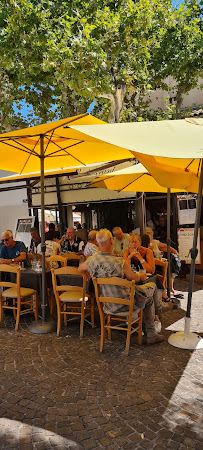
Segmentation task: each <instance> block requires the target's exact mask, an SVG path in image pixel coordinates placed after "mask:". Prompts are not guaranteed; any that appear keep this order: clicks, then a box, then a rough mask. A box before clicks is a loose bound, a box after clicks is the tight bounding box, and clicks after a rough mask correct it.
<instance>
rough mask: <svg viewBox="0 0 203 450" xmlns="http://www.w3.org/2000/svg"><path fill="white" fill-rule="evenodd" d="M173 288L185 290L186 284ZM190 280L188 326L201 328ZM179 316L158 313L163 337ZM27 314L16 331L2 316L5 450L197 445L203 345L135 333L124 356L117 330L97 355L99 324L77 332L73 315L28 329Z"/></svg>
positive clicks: (0, 386) (0, 408) (1, 438)
mask: <svg viewBox="0 0 203 450" xmlns="http://www.w3.org/2000/svg"><path fill="white" fill-rule="evenodd" d="M176 287H177V288H178V289H179V290H182V291H183V292H186V291H187V287H188V282H186V281H185V280H184V281H182V280H177V281H176ZM194 288H195V289H194V290H195V293H194V295H193V312H192V315H193V328H194V327H195V323H196V327H199V326H200V327H201V326H202V325H201V323H200V316H201V311H200V302H201V301H202V297H203V289H202V286H197V285H195V287H194ZM185 298H186V294H185ZM183 306H184V307H185V300H184V301H183ZM184 315H185V311H183V310H182V309H179V310H173V311H170V312H167V313H165V314H164V317H163V328H164V334H165V336H166V338H167V337H168V336H169V335H170V334H171V332H172V331H170V330H169V329H168V328H169V327H170V326H171V325H172V324H173V326H172V329H173V330H174V329H176V324H178V327H179V326H180V323H179V321H180V320H181V319H182V317H183V316H184ZM31 320H32V317H31V316H29V318H26V317H25V316H24V317H23V318H22V319H21V322H20V328H19V331H18V332H15V331H14V322H13V319H12V317H10V316H7V317H5V319H4V323H3V324H2V326H1V327H0V348H1V351H0V373H1V376H0V399H1V403H0V449H1V450H3V449H9V450H10V449H20V450H24V449H25V450H32V449H37V450H44V449H45V450H46V449H95V450H96V449H101V448H108V450H110V449H126V450H127V449H129V450H130V449H131V450H134V449H154V450H163V449H164V448H167V449H170V450H178V449H181V450H182V449H190V450H192V449H199V450H200V449H203V441H202V437H203V427H202V425H201V417H202V409H201V400H202V398H201V385H202V369H203V352H202V351H201V350H199V351H195V352H192V351H188V350H181V349H178V348H175V347H172V346H170V345H169V344H168V342H167V340H166V341H165V342H164V343H162V344H159V345H154V346H151V347H147V346H145V345H143V346H142V347H140V346H138V344H137V341H136V336H133V337H132V340H131V343H132V344H131V348H130V354H129V357H125V356H124V346H125V335H124V334H122V333H118V332H115V333H114V335H113V340H112V341H111V342H108V341H107V342H106V347H105V351H104V353H103V354H100V352H99V334H100V333H99V326H98V327H97V328H96V329H94V330H92V329H91V328H90V327H89V325H86V326H85V333H84V338H83V339H80V338H79V325H78V323H73V322H72V323H71V325H69V327H68V329H67V328H66V329H64V330H63V332H62V336H61V337H60V338H57V336H56V333H53V334H49V335H34V334H30V333H29V331H28V329H27V326H28V325H29V323H30V322H31ZM195 320H196V322H195ZM178 329H179V328H178ZM195 331H200V330H199V329H195ZM201 331H202V329H201Z"/></svg>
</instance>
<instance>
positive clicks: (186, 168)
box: [185, 159, 194, 172]
mask: <svg viewBox="0 0 203 450" xmlns="http://www.w3.org/2000/svg"><path fill="white" fill-rule="evenodd" d="M193 161H194V159H192V161H190V163H189V164H188V165H187V166H186V167H185V171H186V172H187V170H188V167H190V165H191V164H192V163H193Z"/></svg>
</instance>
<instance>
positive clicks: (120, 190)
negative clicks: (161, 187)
mask: <svg viewBox="0 0 203 450" xmlns="http://www.w3.org/2000/svg"><path fill="white" fill-rule="evenodd" d="M144 175H148V174H146V173H142V174H141V175H140V176H139V177H138V178H136V180H134V181H131V182H130V183H128V184H126V185H125V186H124V187H123V188H122V189H119V190H118V192H122V191H123V190H124V189H126V188H127V187H128V186H130V185H131V184H132V183H135V182H136V181H137V180H139V179H140V178H142V177H143V176H144ZM150 176H151V175H150Z"/></svg>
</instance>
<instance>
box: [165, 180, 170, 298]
mask: <svg viewBox="0 0 203 450" xmlns="http://www.w3.org/2000/svg"><path fill="white" fill-rule="evenodd" d="M170 219H171V190H170V188H167V240H166V242H167V260H168V272H167V295H168V297H169V298H170V295H171V285H170V283H171V265H170V256H171V255H170V246H171V230H170V224H171V220H170Z"/></svg>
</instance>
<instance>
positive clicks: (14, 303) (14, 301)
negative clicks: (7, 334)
mask: <svg viewBox="0 0 203 450" xmlns="http://www.w3.org/2000/svg"><path fill="white" fill-rule="evenodd" d="M13 306H14V307H15V306H16V299H15V298H13ZM13 317H14V319H15V320H16V309H14V308H13Z"/></svg>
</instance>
